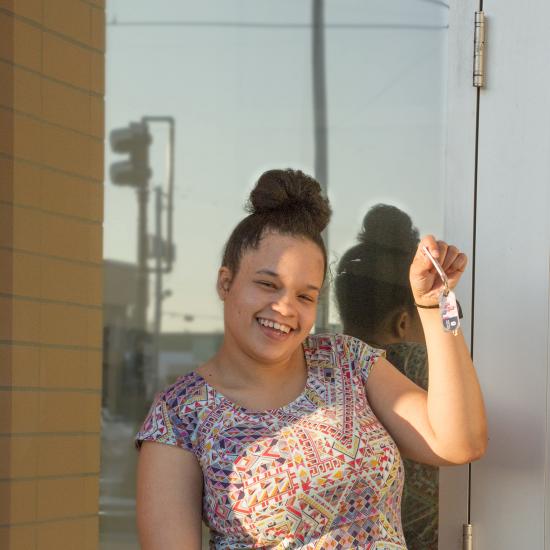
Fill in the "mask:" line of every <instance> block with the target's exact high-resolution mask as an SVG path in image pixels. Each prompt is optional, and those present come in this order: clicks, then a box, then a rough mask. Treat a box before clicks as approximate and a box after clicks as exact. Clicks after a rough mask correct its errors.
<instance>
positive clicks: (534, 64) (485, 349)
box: [472, 0, 550, 550]
mask: <svg viewBox="0 0 550 550" xmlns="http://www.w3.org/2000/svg"><path fill="white" fill-rule="evenodd" d="M527 7H528V8H529V10H528V13H527V12H526V11H525V9H526V8H527ZM484 11H485V13H486V16H487V53H488V56H487V87H486V88H485V89H484V90H483V92H482V98H481V108H480V114H481V116H480V141H479V179H478V210H477V241H476V242H477V266H476V283H475V343H474V359H475V362H476V365H477V368H478V372H479V374H480V378H481V382H482V385H483V389H484V392H485V396H486V403H487V409H488V414H489V432H490V444H489V450H488V453H487V456H486V458H484V459H483V460H482V461H481V462H479V463H476V464H474V465H473V468H472V518H473V523H474V529H475V534H474V543H475V548H476V549H483V550H507V549H510V550H511V549H516V548H529V549H534V550H538V549H543V548H550V545H549V542H548V539H547V538H546V541H545V522H547V517H548V515H547V514H548V510H547V507H548V500H549V498H548V480H547V477H548V457H547V455H548V445H549V438H548V431H547V430H548V425H547V419H548V401H547V395H548V328H549V327H548V300H549V292H548V275H549V273H548V266H549V246H548V245H549V223H548V218H549V189H550V105H549V102H550V66H549V63H548V52H549V51H550V33H548V21H549V20H550V3H548V1H547V0H531V1H530V2H529V3H528V6H527V5H521V6H520V5H519V4H518V3H517V2H512V1H510V0H506V1H502V0H499V1H498V2H497V1H496V0H491V1H485V3H484ZM547 536H548V534H546V537H547Z"/></svg>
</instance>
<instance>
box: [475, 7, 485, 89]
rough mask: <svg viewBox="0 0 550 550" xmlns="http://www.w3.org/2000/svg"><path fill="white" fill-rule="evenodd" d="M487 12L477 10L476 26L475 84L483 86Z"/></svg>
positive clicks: (479, 86) (477, 86) (478, 86)
mask: <svg viewBox="0 0 550 550" xmlns="http://www.w3.org/2000/svg"><path fill="white" fill-rule="evenodd" d="M484 53H485V13H484V12H482V11H476V15H475V26H474V86H475V87H476V88H483V85H484V84H485V67H484V59H483V56H484Z"/></svg>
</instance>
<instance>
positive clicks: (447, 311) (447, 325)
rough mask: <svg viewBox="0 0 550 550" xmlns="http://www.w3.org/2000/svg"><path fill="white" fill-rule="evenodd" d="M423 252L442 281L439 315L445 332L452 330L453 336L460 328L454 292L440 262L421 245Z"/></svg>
mask: <svg viewBox="0 0 550 550" xmlns="http://www.w3.org/2000/svg"><path fill="white" fill-rule="evenodd" d="M422 250H423V252H424V254H426V256H427V257H428V258H429V259H430V261H431V262H432V264H433V266H434V267H435V270H436V271H437V273H438V274H439V276H440V277H441V280H442V281H443V290H442V291H441V294H440V295H439V315H440V316H441V323H442V324H443V330H444V331H445V332H452V333H453V334H454V335H455V336H456V335H457V334H458V329H459V328H460V314H459V310H458V304H457V301H456V296H455V293H454V292H453V291H452V290H451V289H450V288H449V279H448V278H447V275H446V273H445V271H443V268H442V267H441V264H440V263H439V262H438V261H437V260H436V259H435V258H434V257H433V256H432V255H431V253H430V251H429V250H428V249H427V248H426V247H425V246H424V245H422Z"/></svg>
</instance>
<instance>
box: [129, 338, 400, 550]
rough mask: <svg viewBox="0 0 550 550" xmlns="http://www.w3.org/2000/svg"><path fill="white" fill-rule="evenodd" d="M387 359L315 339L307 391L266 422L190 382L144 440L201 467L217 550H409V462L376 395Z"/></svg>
mask: <svg viewBox="0 0 550 550" xmlns="http://www.w3.org/2000/svg"><path fill="white" fill-rule="evenodd" d="M383 353H384V352H383V351H382V350H377V349H374V348H371V347H369V346H368V345H367V344H365V343H364V342H362V341H361V340H358V339H356V338H353V337H350V336H341V335H337V336H334V335H321V336H310V337H308V338H307V339H306V341H305V342H304V354H305V358H306V364H307V367H308V376H307V382H306V385H305V388H304V391H303V392H302V394H301V395H300V396H299V397H297V398H296V399H295V400H294V401H293V402H292V403H289V404H288V405H286V406H284V407H281V408H278V409H272V410H266V411H262V412H251V411H249V410H247V409H245V408H243V407H240V406H238V405H236V404H235V403H233V402H231V401H230V400H229V399H227V398H226V397H224V396H223V395H222V394H221V393H219V392H218V391H217V390H216V389H214V388H213V387H212V386H210V385H209V384H208V382H206V381H205V380H204V378H202V377H201V376H200V375H199V374H197V373H195V372H192V373H189V374H187V375H186V376H183V377H182V378H180V379H179V380H177V381H176V382H175V383H174V384H173V385H172V386H170V387H169V388H168V389H167V390H165V391H164V392H163V393H162V394H160V395H159V397H157V399H156V401H155V402H154V403H153V405H152V407H151V410H150V412H149V415H148V416H147V418H146V420H145V422H144V424H143V426H142V429H141V431H140V432H139V433H138V435H137V436H136V439H137V440H138V442H139V441H157V442H161V443H167V444H169V445H176V446H178V447H181V448H182V449H185V450H187V451H191V452H192V453H193V454H194V455H195V456H196V457H197V460H198V462H199V463H200V466H201V468H202V471H203V475H204V493H203V519H204V521H205V522H206V523H207V524H208V526H209V527H210V531H211V548H214V549H216V550H222V549H231V550H235V549H245V548H246V549H249V548H269V549H276V550H282V549H287V548H301V549H304V550H305V549H307V550H313V549H322V550H333V549H349V548H354V549H364V550H367V549H368V550H374V549H377V550H405V549H406V546H405V541H404V538H403V532H402V529H401V518H400V509H401V493H402V488H403V466H402V461H401V457H400V455H399V451H398V450H397V447H396V445H395V443H394V441H393V440H392V438H391V437H390V435H389V434H388V432H387V431H386V430H385V428H384V427H383V426H382V424H381V423H380V422H379V421H378V419H377V418H376V417H375V416H374V413H373V411H372V409H371V408H370V406H369V403H368V401H367V398H366V393H365V383H366V380H367V377H368V376H369V372H370V370H371V368H372V365H373V364H374V362H375V361H376V359H377V358H378V357H379V356H380V355H381V354H383Z"/></svg>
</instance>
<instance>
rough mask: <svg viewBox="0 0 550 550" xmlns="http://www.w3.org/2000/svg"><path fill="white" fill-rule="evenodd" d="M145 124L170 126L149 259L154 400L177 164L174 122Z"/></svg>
mask: <svg viewBox="0 0 550 550" xmlns="http://www.w3.org/2000/svg"><path fill="white" fill-rule="evenodd" d="M142 121H143V122H144V123H163V124H167V125H168V155H167V160H166V165H167V177H166V179H167V182H166V188H167V192H166V193H165V192H164V191H163V190H162V187H157V188H156V189H155V234H154V235H153V236H152V239H151V242H152V246H151V247H149V248H150V252H149V254H150V256H152V257H153V258H154V260H155V267H154V268H152V270H151V271H153V272H154V274H155V293H154V314H153V357H152V365H151V370H150V372H149V373H148V376H147V380H146V390H147V391H146V393H147V397H148V398H149V399H151V398H152V397H153V395H154V394H155V393H156V392H157V391H158V390H159V388H158V385H159V366H160V361H159V359H160V334H161V331H162V302H163V300H164V299H165V298H166V297H168V296H170V295H171V292H170V291H169V290H163V287H162V282H163V275H164V274H166V273H170V272H171V271H172V267H173V263H174V260H175V250H176V248H175V246H174V242H173V212H174V164H175V121H174V118H173V117H170V116H145V117H143V119H142ZM165 196H166V197H167V199H168V200H167V207H166V209H167V211H168V216H167V220H166V234H167V240H165V239H164V235H163V212H164V197H165Z"/></svg>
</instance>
